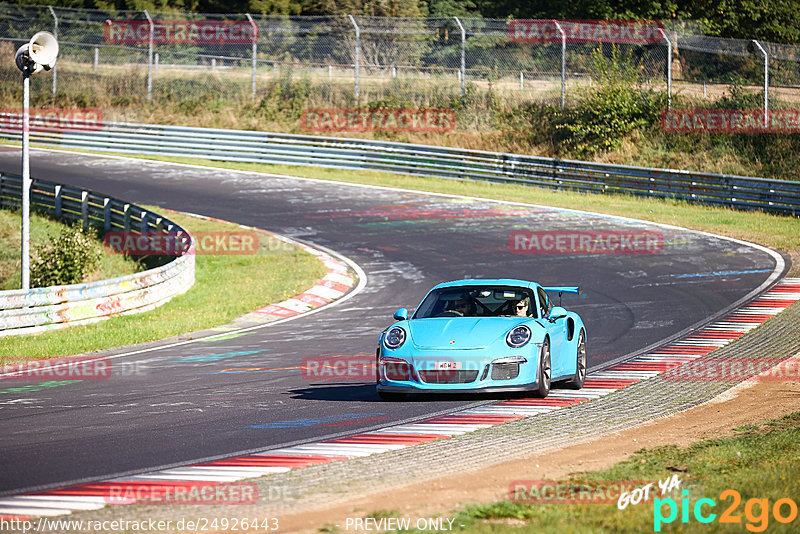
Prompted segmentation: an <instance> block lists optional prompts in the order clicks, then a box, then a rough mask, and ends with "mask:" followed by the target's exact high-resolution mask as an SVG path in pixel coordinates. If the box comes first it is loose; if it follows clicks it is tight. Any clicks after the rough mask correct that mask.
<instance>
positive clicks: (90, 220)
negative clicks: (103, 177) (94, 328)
mask: <svg viewBox="0 0 800 534" xmlns="http://www.w3.org/2000/svg"><path fill="white" fill-rule="evenodd" d="M21 198H22V179H21V178H20V177H19V176H16V175H9V174H4V173H0V208H3V207H14V206H18V205H19V204H20V200H21ZM31 208H32V209H33V210H38V211H45V212H47V213H49V214H51V215H53V216H55V217H56V218H57V219H66V220H76V221H82V222H83V225H84V226H87V225H90V224H91V225H95V226H98V227H100V228H103V229H104V230H105V231H109V230H123V231H130V232H134V233H138V234H141V233H143V232H148V233H150V232H183V233H185V234H186V235H188V233H186V231H185V230H184V229H183V228H181V227H180V226H179V225H177V224H175V223H174V222H172V221H170V220H169V219H166V218H165V217H162V216H161V215H158V214H156V213H152V212H151V211H149V210H146V209H144V208H141V207H139V206H136V205H135V204H129V203H127V202H123V201H121V200H117V199H115V198H111V197H107V196H102V195H98V194H96V193H92V192H90V191H86V190H82V189H76V188H72V187H67V186H63V185H59V184H55V183H52V182H47V181H44V180H34V181H33V185H32V187H31ZM193 250H194V245H193V244H191V245H190V246H189V249H188V253H187V254H184V255H182V256H179V257H177V258H176V259H174V260H172V261H170V262H169V263H167V264H165V265H162V266H160V267H156V268H154V269H149V270H147V271H142V272H139V273H134V274H130V275H127V276H121V277H118V278H113V279H110V280H100V281H97V282H92V283H88V284H72V285H64V286H52V287H42V288H32V289H31V290H30V291H26V290H22V289H19V290H11V291H0V336H9V335H18V334H33V333H37V332H41V331H44V330H50V329H54V328H60V327H63V326H70V325H75V324H86V323H90V322H95V321H99V320H101V319H105V318H107V317H110V316H113V315H125V314H129V313H138V312H142V311H147V310H150V309H153V308H155V307H157V306H159V305H161V304H163V303H165V302H167V301H168V300H170V299H171V298H172V297H174V296H176V295H179V294H181V293H184V292H185V291H187V290H188V289H189V288H190V287H191V286H192V284H193V283H194V264H195V261H194V260H195V258H194V253H193Z"/></svg>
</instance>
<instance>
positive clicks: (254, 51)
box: [245, 13, 258, 96]
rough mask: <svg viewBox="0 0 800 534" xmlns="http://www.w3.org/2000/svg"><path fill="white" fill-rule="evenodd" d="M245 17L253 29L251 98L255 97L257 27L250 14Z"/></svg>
mask: <svg viewBox="0 0 800 534" xmlns="http://www.w3.org/2000/svg"><path fill="white" fill-rule="evenodd" d="M245 15H247V20H249V21H250V26H252V27H253V76H252V78H253V80H252V82H251V86H252V87H251V90H250V94H251V95H252V96H256V52H257V51H258V26H257V25H256V23H255V21H253V17H251V16H250V13H245Z"/></svg>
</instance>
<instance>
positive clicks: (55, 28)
mask: <svg viewBox="0 0 800 534" xmlns="http://www.w3.org/2000/svg"><path fill="white" fill-rule="evenodd" d="M47 8H48V9H49V10H50V14H51V15H52V16H53V36H54V37H55V38H56V39H58V17H57V16H56V12H55V10H54V9H53V6H47ZM52 70H53V94H56V87H57V84H58V83H57V82H56V80H57V79H58V65H53V69H52Z"/></svg>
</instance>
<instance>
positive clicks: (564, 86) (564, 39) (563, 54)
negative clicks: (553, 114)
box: [553, 20, 567, 109]
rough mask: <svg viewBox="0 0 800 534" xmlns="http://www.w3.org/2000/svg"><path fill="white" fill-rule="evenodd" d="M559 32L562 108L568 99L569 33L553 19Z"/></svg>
mask: <svg viewBox="0 0 800 534" xmlns="http://www.w3.org/2000/svg"><path fill="white" fill-rule="evenodd" d="M553 22H554V23H555V25H556V29H557V30H558V33H560V34H561V109H564V105H565V104H566V101H567V34H566V32H564V30H563V29H562V28H561V24H559V23H558V21H557V20H554V21H553Z"/></svg>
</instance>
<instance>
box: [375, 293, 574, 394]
mask: <svg viewBox="0 0 800 534" xmlns="http://www.w3.org/2000/svg"><path fill="white" fill-rule="evenodd" d="M579 292H580V290H579V289H578V288H577V287H542V286H540V285H539V284H537V283H536V282H527V281H524V280H513V279H497V280H476V279H470V280H457V281H454V282H447V283H444V284H439V285H437V286H436V287H434V288H433V289H431V291H430V292H429V293H428V294H427V295H426V296H425V298H424V299H422V302H421V303H420V305H419V307H417V311H416V312H415V313H414V315H413V316H412V317H410V318H409V316H408V310H407V309H405V308H401V309H399V310H397V311H396V312H395V313H394V318H395V320H396V321H397V322H396V323H394V324H393V325H392V326H390V327H389V328H387V329H386V330H384V331H383V332H382V333H381V337H380V341H379V342H378V351H377V360H378V361H377V371H378V372H377V382H378V384H377V388H378V394H379V395H380V397H381V398H382V399H384V400H400V399H402V398H404V397H405V395H406V394H407V393H465V392H498V391H532V392H533V393H534V394H536V395H537V396H539V397H546V396H547V395H548V393H550V384H551V381H556V380H565V381H566V382H567V384H568V385H569V386H570V387H572V388H575V389H580V388H581V387H583V382H584V380H585V378H586V328H585V327H584V325H583V321H582V320H581V318H580V316H579V315H578V314H577V313H575V312H568V311H567V310H565V309H564V308H562V307H561V306H553V304H552V303H551V301H550V298H549V296H548V293H558V294H559V296H560V294H562V293H576V294H577V293H579Z"/></svg>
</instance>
